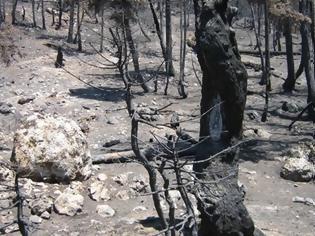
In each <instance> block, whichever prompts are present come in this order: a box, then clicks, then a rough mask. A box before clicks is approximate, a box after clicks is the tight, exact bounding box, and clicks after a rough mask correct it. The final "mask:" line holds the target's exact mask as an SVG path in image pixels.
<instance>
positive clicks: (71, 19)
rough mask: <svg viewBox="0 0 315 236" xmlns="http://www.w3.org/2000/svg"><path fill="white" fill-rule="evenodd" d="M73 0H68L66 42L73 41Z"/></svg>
mask: <svg viewBox="0 0 315 236" xmlns="http://www.w3.org/2000/svg"><path fill="white" fill-rule="evenodd" d="M74 1H75V0H70V16H69V31H68V38H67V42H68V43H73V27H74V7H75V6H74V5H75V2H74Z"/></svg>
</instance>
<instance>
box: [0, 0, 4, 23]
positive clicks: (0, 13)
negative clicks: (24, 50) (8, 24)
mask: <svg viewBox="0 0 315 236" xmlns="http://www.w3.org/2000/svg"><path fill="white" fill-rule="evenodd" d="M2 1H3V0H0V26H1V24H2V23H3V22H4V14H3V12H2V11H3V10H2V4H3V2H2Z"/></svg>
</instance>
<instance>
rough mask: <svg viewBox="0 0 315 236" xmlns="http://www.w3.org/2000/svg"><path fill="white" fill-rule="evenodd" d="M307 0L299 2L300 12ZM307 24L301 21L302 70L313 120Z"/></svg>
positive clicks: (314, 81)
mask: <svg viewBox="0 0 315 236" xmlns="http://www.w3.org/2000/svg"><path fill="white" fill-rule="evenodd" d="M306 8H307V0H302V1H301V2H300V9H301V10H302V13H303V14H305V13H306ZM308 27H309V26H308V25H306V23H305V22H302V23H301V36H302V54H303V55H304V72H305V77H306V82H307V91H308V95H307V103H310V102H312V103H313V105H311V106H309V109H308V115H309V117H310V119H311V120H312V121H313V122H315V110H314V104H315V78H314V74H313V73H312V72H311V71H312V70H311V69H312V66H311V55H310V46H309V33H310V32H309V28H308Z"/></svg>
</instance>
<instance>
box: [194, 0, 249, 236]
mask: <svg viewBox="0 0 315 236" xmlns="http://www.w3.org/2000/svg"><path fill="white" fill-rule="evenodd" d="M227 2H228V1H227V0H222V1H216V0H210V1H203V0H194V4H195V18H196V43H197V45H196V50H197V55H198V59H199V63H200V66H201V69H202V72H203V78H202V91H201V94H202V98H201V114H205V115H203V116H202V117H201V119H200V139H201V140H203V142H202V144H201V147H200V148H199V151H198V152H199V153H198V154H197V160H204V159H207V158H209V156H210V155H212V154H215V153H218V152H220V151H222V150H224V149H226V148H228V147H229V146H230V145H232V142H233V141H232V140H235V139H240V138H241V136H242V122H243V112H244V108H245V102H246V91H247V73H246V69H245V67H244V65H243V64H242V62H241V59H240V56H239V53H238V49H237V45H236V44H235V43H236V41H235V32H234V30H233V29H231V28H230V27H229V26H228V24H227V21H226V9H227ZM213 106H216V108H214V109H212V110H211V111H210V112H209V109H210V108H211V107H213ZM194 169H195V170H196V171H198V172H199V173H200V174H199V176H198V177H199V179H200V181H198V182H197V183H196V185H195V188H196V196H197V199H198V208H199V211H200V213H201V215H200V217H201V223H200V231H199V234H198V235H201V236H208V235H211V236H231V235H244V236H252V235H253V233H254V224H253V221H252V219H251V218H250V216H249V214H248V212H247V210H246V208H245V206H244V204H243V194H242V192H241V190H240V188H239V186H238V184H237V180H238V155H237V151H235V150H233V151H229V152H226V153H224V154H222V155H220V156H219V157H218V158H215V159H212V160H210V161H208V162H204V163H199V164H195V165H194ZM211 182H215V184H207V183H211Z"/></svg>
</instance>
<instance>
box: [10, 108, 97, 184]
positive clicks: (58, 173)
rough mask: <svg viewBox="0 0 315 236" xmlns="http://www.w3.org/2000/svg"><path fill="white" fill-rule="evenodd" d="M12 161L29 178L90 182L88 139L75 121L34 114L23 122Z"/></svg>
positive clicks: (90, 164) (15, 142)
mask: <svg viewBox="0 0 315 236" xmlns="http://www.w3.org/2000/svg"><path fill="white" fill-rule="evenodd" d="M14 150H15V155H13V157H12V159H11V161H13V162H15V163H17V164H18V166H19V168H20V170H21V172H22V173H23V174H24V176H25V177H30V178H32V179H34V180H38V181H40V180H44V181H71V180H83V179H87V178H88V177H89V176H90V175H91V172H92V171H91V167H92V160H91V155H90V152H89V149H88V144H87V139H86V136H85V135H84V133H83V132H82V131H81V129H80V127H79V126H78V125H77V124H76V123H75V122H74V121H72V120H69V119H67V118H64V117H60V116H52V115H41V114H34V115H31V116H29V117H27V118H26V119H24V120H22V121H21V125H20V127H19V128H18V130H17V131H16V133H15V136H14Z"/></svg>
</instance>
